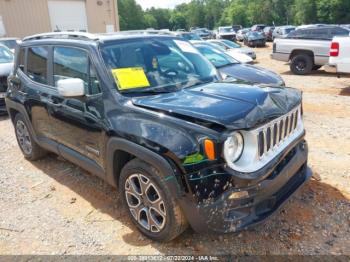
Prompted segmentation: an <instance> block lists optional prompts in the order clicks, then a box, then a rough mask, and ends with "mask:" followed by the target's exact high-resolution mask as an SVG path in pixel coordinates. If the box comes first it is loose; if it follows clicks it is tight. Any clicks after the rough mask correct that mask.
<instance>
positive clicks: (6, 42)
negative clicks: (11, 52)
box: [0, 40, 17, 49]
mask: <svg viewBox="0 0 350 262" xmlns="http://www.w3.org/2000/svg"><path fill="white" fill-rule="evenodd" d="M0 45H4V46H6V47H7V48H9V49H15V48H16V45H17V42H16V40H0Z"/></svg>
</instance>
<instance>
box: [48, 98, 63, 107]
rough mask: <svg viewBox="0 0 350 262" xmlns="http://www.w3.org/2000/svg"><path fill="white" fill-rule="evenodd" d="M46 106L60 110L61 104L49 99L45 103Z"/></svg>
mask: <svg viewBox="0 0 350 262" xmlns="http://www.w3.org/2000/svg"><path fill="white" fill-rule="evenodd" d="M46 103H47V105H49V106H51V107H54V108H62V106H63V105H62V104H61V103H59V102H57V101H54V100H51V99H48V100H47V101H46Z"/></svg>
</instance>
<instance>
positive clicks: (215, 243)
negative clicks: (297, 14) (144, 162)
mask: <svg viewBox="0 0 350 262" xmlns="http://www.w3.org/2000/svg"><path fill="white" fill-rule="evenodd" d="M33 164H34V165H35V166H36V167H37V168H39V169H40V170H41V171H43V172H44V173H45V174H47V175H48V176H49V177H51V178H53V179H54V180H56V181H57V182H58V183H60V184H62V185H64V186H65V187H68V188H69V189H70V190H72V191H74V192H75V193H77V194H78V195H80V196H81V197H82V198H84V199H85V200H86V201H88V202H89V203H90V204H91V205H92V206H93V208H94V209H95V210H96V211H98V212H101V213H104V214H107V215H108V216H110V217H111V219H112V220H118V221H119V222H120V223H122V224H123V225H125V226H126V227H128V228H129V229H130V230H131V231H132V232H131V233H122V234H124V235H122V236H121V237H122V238H123V240H124V241H125V242H126V243H127V244H129V245H132V246H135V247H142V246H152V247H153V248H155V249H157V250H158V251H159V252H160V253H161V254H166V255H174V254H176V255H179V254H182V255H185V254H187V255H189V254H192V255H193V254H197V255H200V254H216V255H224V254H235V255H247V254H253V255H257V254H264V255H265V254H270V253H271V254H286V253H288V252H289V250H290V249H291V248H295V247H297V246H299V245H300V243H302V242H303V241H304V240H305V243H307V244H310V245H312V244H313V241H310V239H313V238H315V239H317V240H318V241H324V242H327V241H328V238H327V236H323V235H321V234H320V230H322V229H323V228H324V227H325V226H328V221H329V224H331V221H333V220H334V217H339V216H342V217H345V219H344V221H343V222H344V223H342V224H338V227H339V226H340V227H341V228H340V229H339V228H338V230H337V232H339V231H340V232H344V233H345V234H350V229H349V228H350V221H348V222H346V217H350V199H349V198H347V197H346V196H345V195H343V194H342V192H340V191H339V190H338V189H337V188H335V187H332V186H331V185H329V184H326V183H323V182H322V181H318V180H316V179H318V178H317V176H316V179H315V178H314V179H312V180H310V181H309V182H308V183H307V184H306V185H305V186H304V187H303V188H302V189H301V190H300V191H299V192H298V193H297V194H296V195H295V196H294V197H293V198H292V199H291V200H290V201H289V202H288V203H287V204H286V205H285V206H284V207H283V208H282V209H281V210H280V211H279V212H278V213H276V214H275V215H274V216H273V217H272V218H270V219H269V220H267V221H266V222H265V223H263V224H261V225H259V226H257V227H255V228H253V229H250V230H248V231H243V232H241V233H233V234H227V235H219V234H209V233H208V234H198V233H195V232H194V231H193V230H192V229H188V230H186V232H184V233H183V234H182V235H181V236H180V237H178V238H177V239H175V240H173V241H171V242H169V243H157V242H153V241H151V240H149V239H147V238H146V237H143V236H142V235H141V233H140V232H139V231H138V230H137V228H136V227H135V226H134V225H133V224H132V222H131V221H130V219H129V217H128V214H127V211H126V209H125V208H124V207H123V208H121V201H120V199H119V197H118V192H117V191H116V190H115V189H114V188H112V187H111V186H109V185H108V184H107V183H105V182H104V181H102V180H101V179H99V178H97V177H95V176H93V175H90V174H88V173H87V172H85V171H83V170H82V169H80V168H78V167H76V166H74V165H72V164H70V163H68V162H66V161H64V160H61V159H60V158H59V157H57V156H55V155H52V154H50V155H49V156H48V157H47V158H45V159H43V160H40V161H37V162H34V163H33ZM330 202H332V203H333V202H334V205H332V206H330V205H329V203H330ZM340 205H345V206H346V207H347V209H346V210H347V213H346V212H344V210H343V209H342V208H339V206H340ZM87 212H88V210H87ZM344 213H345V214H344ZM321 218H323V219H321ZM323 220H324V221H323ZM319 221H322V223H321V224H320V223H319ZM91 222H95V221H93V220H91ZM345 222H346V223H345ZM347 223H349V224H347ZM303 227H306V229H305V228H303ZM298 228H303V229H302V231H301V233H300V231H299V230H296V229H298ZM328 230H329V231H331V232H332V231H333V230H334V231H335V229H333V227H330V228H328ZM303 231H305V232H306V233H304V232H303ZM347 231H348V232H347ZM281 232H283V234H282V235H281ZM346 232H347V233H346ZM247 246H249V248H247ZM334 246H335V245H334ZM252 247H253V248H252ZM283 247H288V248H287V249H285V250H283ZM312 248H313V247H311V250H312ZM315 248H316V247H315ZM117 249H118V247H117V246H116V250H117ZM315 252H316V251H315ZM325 252H326V251H325ZM316 253H317V252H316Z"/></svg>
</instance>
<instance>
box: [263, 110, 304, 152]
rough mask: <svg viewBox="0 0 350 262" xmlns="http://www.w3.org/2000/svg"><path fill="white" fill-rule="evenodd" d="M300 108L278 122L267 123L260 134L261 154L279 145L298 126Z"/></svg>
mask: <svg viewBox="0 0 350 262" xmlns="http://www.w3.org/2000/svg"><path fill="white" fill-rule="evenodd" d="M298 120H299V110H294V111H293V112H291V113H289V114H288V115H286V116H284V117H283V118H281V119H280V120H278V121H277V122H276V121H275V122H274V123H271V124H268V125H266V127H264V128H262V129H263V130H261V131H260V132H259V134H258V146H259V156H260V157H262V156H263V155H264V154H266V153H267V152H269V151H270V150H272V149H274V147H276V146H278V145H279V144H280V143H281V142H282V141H283V140H284V139H285V138H287V137H289V136H290V135H291V134H292V133H293V131H294V130H295V129H296V128H297V126H298Z"/></svg>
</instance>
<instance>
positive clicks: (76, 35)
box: [23, 31, 99, 41]
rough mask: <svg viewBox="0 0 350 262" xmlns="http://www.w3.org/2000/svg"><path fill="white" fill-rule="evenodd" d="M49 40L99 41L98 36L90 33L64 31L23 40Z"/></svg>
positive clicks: (28, 37)
mask: <svg viewBox="0 0 350 262" xmlns="http://www.w3.org/2000/svg"><path fill="white" fill-rule="evenodd" d="M49 38H57V39H76V40H98V39H99V38H98V37H97V36H96V35H94V34H90V33H85V32H74V31H62V32H51V33H43V34H37V35H32V36H27V37H25V38H23V41H29V40H39V39H49Z"/></svg>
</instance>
